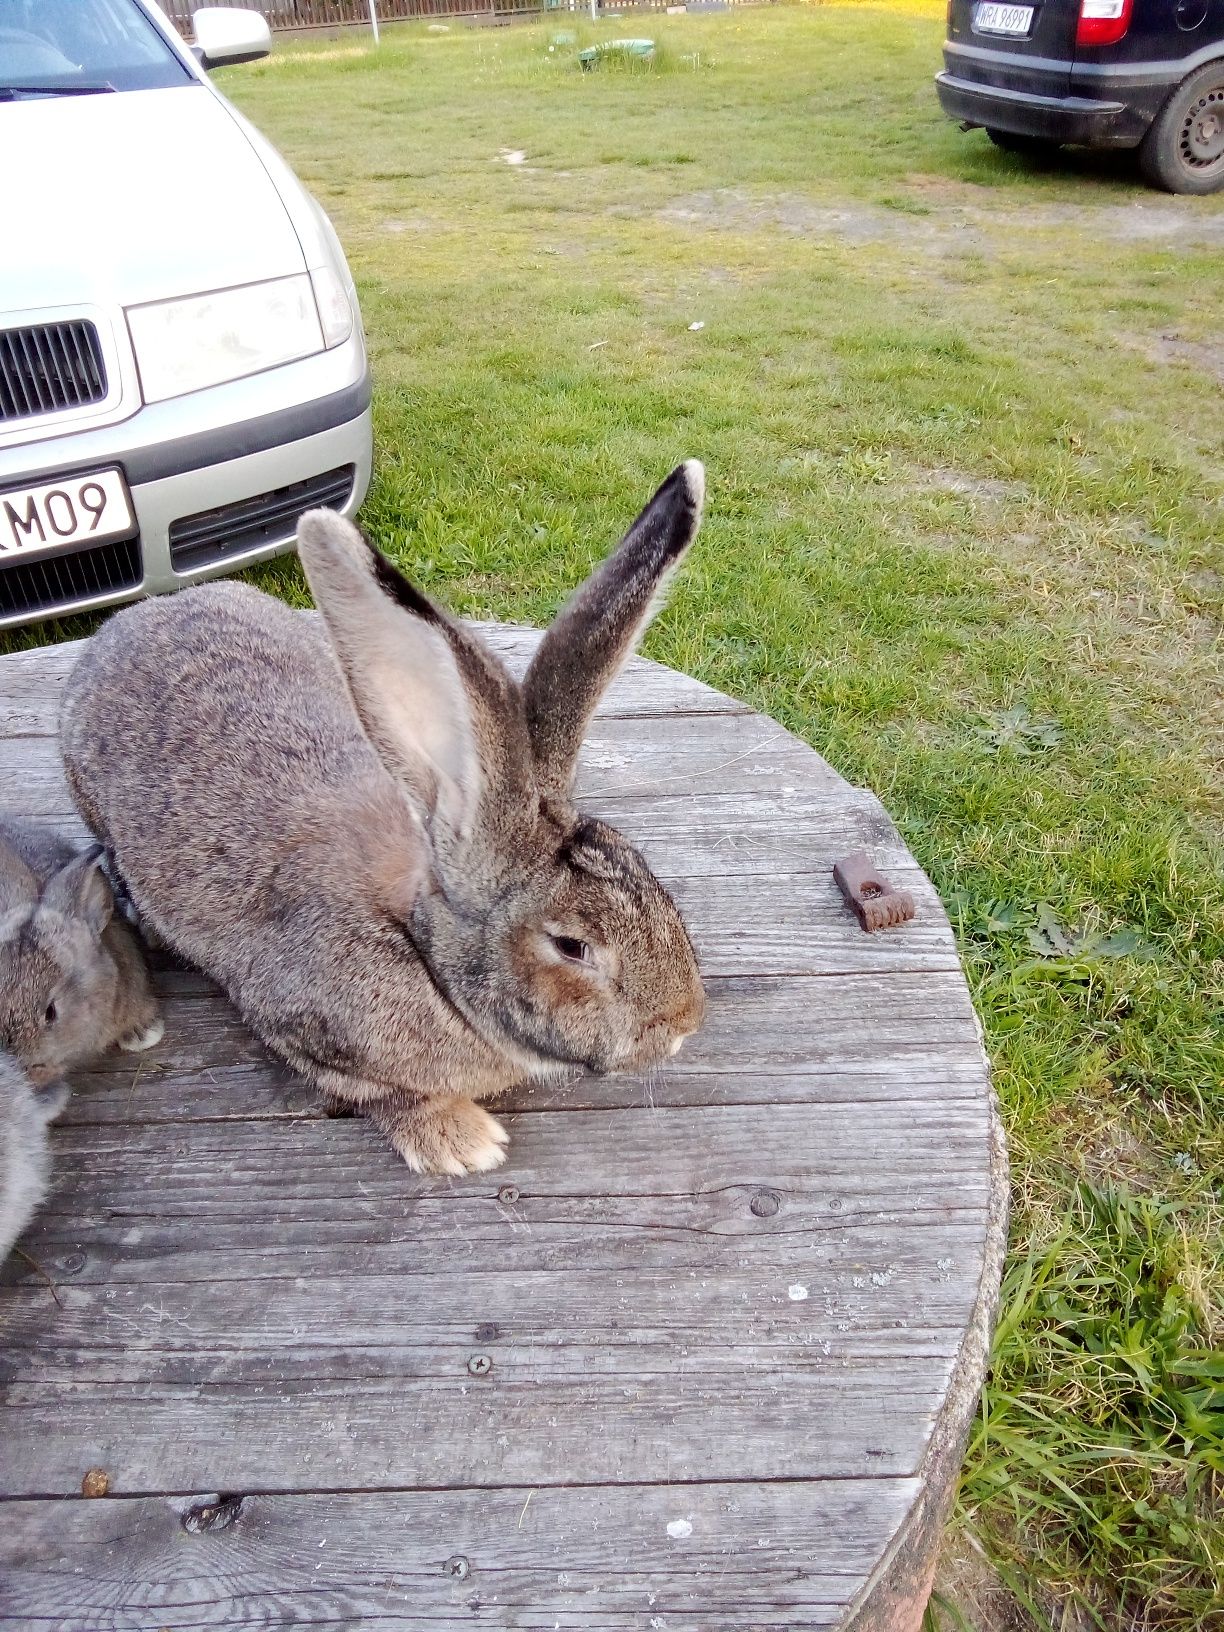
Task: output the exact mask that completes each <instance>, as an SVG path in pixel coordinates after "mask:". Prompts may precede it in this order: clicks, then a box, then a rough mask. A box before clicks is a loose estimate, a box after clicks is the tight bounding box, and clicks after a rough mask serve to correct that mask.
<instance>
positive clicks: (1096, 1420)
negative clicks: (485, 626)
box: [10, 0, 1224, 1632]
mask: <svg viewBox="0 0 1224 1632" xmlns="http://www.w3.org/2000/svg"><path fill="white" fill-rule="evenodd" d="M942 19H943V7H942V6H941V5H936V4H934V3H931V0H918V3H909V4H899V5H893V6H885V5H881V6H879V7H871V8H867V7H841V6H838V7H834V6H824V7H819V8H810V7H809V8H794V9H789V8H788V9H774V10H760V11H747V12H731V13H726V14H721V15H708V16H695V17H664V16H650V17H648V18H647V17H638V18H632V19H630V20H628V21H626V22H623V23H619V24H618V23H610V24H607V25H605V35H604V37H607V35H608V34H609V33H616V32H618V31H619V32H620V33H632V34H640V33H649V34H651V35H653V36H654V37H655V38H656V40H657V41H658V42H659V55H658V60H657V62H656V64H655V66H654V67H653V69H651V70H649V71H629V70H620V71H617V70H611V71H609V70H606V69H605V70H603V71H601V72H598V73H593V74H589V75H583V74H581V73H580V72H579V71H578V68H577V66H576V63H575V60H574V52H575V47H574V46H566V47H563V48H562V47H559V48H558V49H557V50H556V51H554V52H551V53H550V51H549V41H550V38H551V35H552V32H553V27H555V26H557V25H553V26H552V27H550V26H545V25H541V26H534V25H533V26H531V27H524V28H516V29H513V30H510V29H505V30H496V31H494V30H476V31H473V30H469V29H467V28H465V27H464V26H463V25H461V24H454V25H452V26H451V28H450V29H449V31H447V32H430V31H428V30H426V29H425V28H424V27H421V28H407V29H401V30H390V31H388V32H387V33H386V34H385V36H384V44H383V47H382V50H381V52H379V53H378V54H375V53H374V52H373V51H370V50H367V49H366V48H365V42H364V40H361V39H359V38H358V37H356V36H354V37H351V38H348V39H345V40H341V41H321V42H314V43H312V44H311V45H309V46H303V47H288V46H278V50H277V53H276V56H275V57H274V58H273V59H271V60H270V61H269V62H268V63H266V64H262V65H258V66H252V67H248V68H243V69H239V70H235V71H232V72H230V73H228V74H226V75H225V76H224V77H223V83H224V86H225V89H226V91H227V92H228V93H229V94H230V95H232V96H233V97H234V98H235V100H237V101H238V103H239V104H240V106H241V107H242V108H243V109H244V110H245V111H246V112H247V113H248V114H249V115H250V116H251V117H252V118H253V119H254V120H255V121H256V123H258V124H259V125H260V126H261V128H262V129H264V130H265V131H267V132H268V133H269V134H270V135H271V136H272V138H273V139H274V140H275V141H276V142H277V143H278V145H279V146H280V147H281V148H282V149H283V150H284V152H285V153H286V155H287V156H288V157H289V159H290V160H291V162H292V163H293V164H294V165H295V167H296V168H297V170H298V172H299V174H300V175H301V176H302V177H303V179H304V180H305V181H306V182H307V184H308V185H309V186H310V187H311V188H312V189H313V190H314V191H315V193H316V194H317V195H318V197H319V198H320V199H321V201H322V203H323V204H324V205H325V207H326V208H327V209H328V211H329V212H330V214H331V216H332V219H333V220H334V221H335V223H336V226H337V228H338V230H339V232H340V235H341V237H342V238H343V240H344V242H345V244H346V247H347V249H348V252H349V257H350V260H351V263H352V266H353V270H354V273H355V275H356V278H357V282H358V285H359V287H360V292H361V298H362V302H363V307H364V313H365V320H366V325H367V329H368V333H369V339H370V346H371V351H372V355H373V363H374V370H375V380H376V386H377V389H376V398H375V402H376V418H377V439H378V455H379V457H378V471H377V476H376V480H375V483H374V487H373V489H372V492H371V495H370V498H369V501H368V503H367V506H366V510H365V520H366V523H367V525H368V527H369V529H370V530H371V533H372V535H373V536H374V537H375V539H376V540H377V542H378V543H379V544H380V545H381V546H382V547H383V548H384V549H386V550H388V551H389V552H390V553H392V554H393V555H394V556H395V557H396V558H397V559H398V560H400V561H402V562H403V563H404V564H405V565H406V566H407V568H408V569H409V570H410V572H411V573H412V575H413V576H414V577H415V578H416V579H417V580H418V581H419V582H421V583H422V584H423V585H424V586H425V587H426V588H427V589H429V590H431V591H433V592H435V593H437V594H439V595H441V596H442V597H443V598H445V599H446V600H447V601H448V602H449V603H450V604H452V605H454V606H457V607H458V608H459V609H461V610H462V611H464V612H466V613H470V614H485V615H492V616H496V617H500V618H511V619H523V620H528V621H543V620H546V619H547V618H548V617H549V615H550V614H551V613H552V611H553V610H554V608H555V607H556V605H557V603H558V600H559V598H560V597H561V595H562V593H563V591H564V590H566V589H567V588H568V586H570V585H571V584H573V583H574V582H575V581H576V580H577V579H578V578H579V577H580V576H581V575H582V574H583V572H584V571H585V570H586V569H587V568H588V567H589V566H590V565H591V563H592V562H593V561H594V560H595V559H596V558H597V557H598V556H599V555H600V554H601V553H602V552H603V551H604V550H605V549H606V548H607V547H608V545H609V544H610V543H611V542H612V541H613V540H614V538H615V537H616V536H617V535H618V533H619V531H620V529H621V528H622V527H623V525H624V523H625V522H626V521H627V520H628V519H629V518H630V516H631V515H632V514H633V512H634V511H635V510H636V508H637V507H638V505H639V503H640V502H641V501H642V500H643V499H644V497H645V496H646V494H647V493H648V492H649V490H650V489H651V487H652V485H653V484H654V482H655V481H656V480H657V479H658V478H659V477H661V476H662V475H663V474H664V473H665V472H666V471H667V470H668V469H669V468H670V467H671V466H672V465H673V464H674V463H676V461H677V460H678V459H680V458H681V457H684V456H686V455H696V456H698V457H700V458H702V459H704V460H705V461H706V464H707V467H708V474H709V480H710V485H711V507H710V512H709V519H708V522H707V525H706V529H705V530H704V531H703V533H702V537H701V541H700V543H699V545H698V547H697V549H696V550H695V551H694V554H693V558H692V562H691V565H690V566H689V567H688V568H686V571H685V574H684V576H683V580H682V582H681V583H680V584H679V586H678V588H677V591H676V593H675V596H674V598H673V601H672V606H671V609H670V611H669V612H668V614H667V616H666V617H665V618H664V619H663V620H662V622H661V624H660V626H659V627H658V628H657V629H656V631H655V632H654V633H653V634H652V635H651V637H650V640H649V643H648V647H647V649H648V651H649V652H650V653H651V655H653V656H655V657H657V658H659V659H661V660H663V661H664V662H667V663H671V664H673V665H676V666H677V667H680V668H683V669H686V670H688V671H690V672H691V673H694V674H697V675H699V676H700V677H701V678H702V679H704V680H707V681H709V682H710V683H711V684H712V685H714V686H717V687H719V688H721V689H723V690H726V691H730V692H733V693H735V694H736V695H738V696H741V697H743V698H746V699H747V700H748V701H750V702H751V703H752V704H753V705H755V706H756V707H758V708H761V709H763V710H766V711H768V712H769V713H771V714H773V715H774V716H776V717H777V718H778V719H780V720H782V721H783V722H784V723H785V724H786V725H787V726H789V727H790V728H791V729H792V730H794V731H797V732H798V733H799V734H800V735H802V736H803V737H805V738H806V739H807V740H808V741H809V742H810V743H812V744H813V745H814V746H815V747H816V748H818V749H819V750H820V752H821V753H822V754H824V755H825V756H826V757H827V758H828V759H830V760H831V761H832V762H833V763H834V764H835V765H836V766H837V767H838V769H839V770H840V771H841V772H842V773H843V774H844V775H845V776H847V777H848V778H850V779H851V780H852V781H855V782H862V783H866V784H869V785H870V786H872V787H873V788H875V789H876V791H877V792H878V793H879V794H880V796H881V798H882V799H883V800H884V801H885V803H886V804H887V805H888V806H889V808H890V810H891V811H892V813H893V815H894V816H895V818H896V820H897V821H898V823H899V825H900V826H901V828H902V830H903V832H904V834H905V836H906V839H907V841H908V843H909V845H910V847H911V848H912V850H913V851H914V853H915V854H916V856H917V857H918V859H919V860H920V862H921V863H922V865H923V866H924V867H925V868H926V869H927V871H928V872H929V873H930V874H931V876H932V878H933V879H934V880H935V882H936V884H937V885H938V886H939V888H940V890H941V891H942V893H943V896H944V899H945V900H946V902H947V904H948V908H949V911H950V912H951V914H952V916H953V920H954V922H955V923H956V925H957V927H958V931H959V934H960V939H961V946H962V949H963V953H964V958H965V962H966V966H967V969H968V972H969V978H970V980H971V982H972V985H973V989H974V992H975V994H976V998H977V1001H978V1005H979V1008H980V1010H981V1013H982V1015H983V1018H984V1020H985V1024H986V1028H987V1033H988V1038H989V1044H990V1049H991V1053H992V1056H993V1059H994V1062H995V1067H996V1080H997V1083H998V1088H999V1093H1000V1095H1001V1098H1002V1102H1003V1107H1004V1113H1005V1117H1006V1121H1007V1127H1008V1132H1009V1136H1010V1141H1011V1152H1012V1161H1013V1167H1014V1220H1013V1243H1012V1256H1011V1264H1010V1269H1009V1273H1008V1277H1007V1282H1006V1286H1005V1292H1004V1299H1005V1302H1004V1313H1003V1318H1002V1323H1001V1326H1000V1331H999V1337H998V1342H997V1346H996V1356H995V1363H994V1370H993V1375H992V1378H991V1381H990V1384H989V1386H988V1389H987V1393H986V1397H985V1400H984V1404H983V1409H982V1413H981V1416H980V1419H979V1425H978V1427H977V1430H976V1432H975V1435H974V1437H973V1441H972V1444H971V1447H970V1454H969V1459H968V1464H967V1469H966V1474H965V1480H964V1485H963V1490H962V1494H961V1501H960V1508H959V1514H958V1520H957V1527H956V1531H955V1534H954V1536H953V1538H952V1544H951V1548H950V1551H951V1553H952V1555H953V1562H952V1565H951V1566H950V1568H949V1572H948V1578H947V1579H948V1583H949V1584H948V1602H949V1603H955V1604H956V1605H958V1606H959V1607H958V1608H957V1609H953V1608H948V1607H945V1608H944V1609H942V1610H940V1611H938V1612H937V1613H938V1615H939V1618H940V1624H941V1625H942V1626H943V1627H946V1628H949V1629H950V1628H952V1627H955V1626H961V1625H964V1626H982V1627H985V1626H986V1625H987V1624H989V1625H991V1626H998V1627H1002V1626H1009V1625H1013V1624H1014V1625H1016V1626H1025V1625H1028V1624H1029V1622H1030V1619H1032V1618H1034V1617H1035V1618H1036V1624H1042V1622H1041V1617H1042V1616H1048V1617H1049V1618H1050V1620H1051V1621H1052V1623H1053V1624H1054V1625H1056V1626H1062V1627H1068V1628H1070V1627H1079V1626H1083V1627H1088V1626H1099V1627H1101V1628H1122V1627H1126V1628H1135V1629H1139V1628H1177V1629H1182V1632H1191V1629H1194V1632H1198V1629H1200V1628H1209V1627H1211V1625H1212V1624H1213V1622H1214V1625H1215V1626H1217V1627H1219V1626H1220V1625H1222V1624H1224V1587H1222V1582H1221V1576H1222V1572H1224V1522H1222V1519H1221V1509H1220V1504H1219V1498H1220V1493H1221V1484H1222V1483H1224V1353H1222V1352H1221V1334H1222V1333H1224V1297H1222V1288H1224V1266H1222V1262H1221V1259H1222V1255H1224V1248H1222V1242H1224V1235H1222V1233H1221V1215H1222V1213H1224V1178H1222V1176H1224V1140H1222V1137H1221V1133H1222V1127H1224V846H1222V838H1224V820H1222V817H1224V795H1222V792H1221V778H1220V771H1221V760H1222V758H1224V693H1222V688H1221V684H1220V681H1221V664H1220V628H1221V614H1222V607H1224V553H1222V551H1221V545H1220V542H1219V541H1220V538H1221V533H1222V530H1224V474H1222V468H1224V467H1222V463H1221V454H1222V451H1224V415H1222V414H1221V408H1220V403H1221V384H1222V382H1224V327H1222V326H1221V318H1220V296H1221V285H1222V281H1224V280H1222V276H1221V269H1222V265H1224V263H1222V259H1221V256H1222V252H1224V198H1217V199H1214V200H1211V199H1207V200H1186V199H1172V198H1168V197H1164V196H1162V195H1159V194H1155V193H1151V192H1147V191H1145V190H1143V189H1142V188H1141V187H1140V185H1139V184H1138V182H1137V181H1136V179H1135V177H1134V173H1133V169H1132V168H1131V166H1130V164H1129V163H1128V161H1127V160H1126V159H1125V158H1114V157H1111V158H1099V157H1098V158H1093V157H1089V156H1086V155H1080V156H1078V157H1072V158H1067V159H1066V160H1065V162H1064V163H1063V164H1062V165H1061V166H1060V167H1058V168H1056V169H1049V170H1045V171H1034V170H1031V169H1028V168H1026V167H1025V165H1024V163H1023V162H1022V161H1019V160H1017V159H1014V158H1010V157H1006V156H1004V155H1003V154H1001V153H998V152H996V151H995V150H994V149H993V148H991V146H990V145H989V143H988V142H987V141H986V139H985V137H984V136H983V135H982V134H981V133H980V132H978V133H974V134H973V135H963V134H961V133H960V132H959V131H957V130H956V129H955V128H954V127H953V126H952V125H950V124H948V123H946V122H945V121H944V120H943V118H942V116H941V115H940V112H939V109H938V106H937V104H936V101H935V97H934V91H933V88H932V83H931V79H932V75H933V73H934V71H935V69H936V67H937V66H938V56H939V42H940V39H941V35H942ZM566 24H569V19H566V20H565V22H564V23H563V24H562V25H561V26H566ZM577 32H578V36H579V38H578V41H577V44H579V45H581V44H585V43H587V42H588V41H589V40H590V39H592V38H595V37H596V35H595V32H594V31H593V30H592V28H591V26H590V25H589V24H587V25H583V26H579V27H578V30H577ZM511 150H515V151H519V152H522V153H523V154H524V155H525V162H523V163H521V164H508V163H507V162H505V158H504V154H505V153H506V152H508V151H511ZM699 323H700V324H704V327H702V328H700V329H697V328H693V327H691V325H695V324H699ZM257 576H258V577H259V578H260V579H261V581H263V582H264V583H266V584H269V585H272V586H275V587H277V588H280V589H283V590H284V591H286V592H287V593H290V594H292V595H295V596H296V595H300V594H301V586H300V579H299V577H298V575H297V569H296V566H295V565H292V564H290V565H277V566H274V567H272V568H270V569H265V570H264V571H263V572H262V573H260V574H257ZM20 638H21V637H18V639H19V640H20ZM10 644H12V642H11V641H10ZM983 1553H984V1554H985V1556H986V1557H987V1558H989V1560H991V1562H992V1566H993V1570H994V1571H996V1572H998V1577H999V1578H1001V1580H1002V1581H1003V1582H1004V1583H1006V1590H1005V1589H1004V1588H1002V1587H997V1583H996V1584H994V1585H992V1582H994V1581H995V1578H994V1577H992V1576H991V1574H990V1573H989V1572H988V1571H987V1570H986V1568H985V1566H984V1565H983V1564H982V1563H981V1559H982V1555H983ZM1001 1606H1006V1607H1001ZM1009 1616H1014V1620H1012V1619H1009V1618H1008V1617H1009ZM958 1617H959V1618H958ZM1215 1617H1219V1619H1215Z"/></svg>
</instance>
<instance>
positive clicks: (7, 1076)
mask: <svg viewBox="0 0 1224 1632" xmlns="http://www.w3.org/2000/svg"><path fill="white" fill-rule="evenodd" d="M67 1103H68V1089H67V1088H66V1087H65V1086H64V1084H63V1083H59V1084H57V1085H56V1086H55V1087H54V1088H45V1089H44V1090H43V1091H42V1092H41V1093H39V1091H38V1090H37V1089H36V1088H35V1087H34V1084H33V1083H32V1082H31V1081H30V1079H29V1077H28V1076H27V1075H26V1073H25V1072H24V1071H23V1070H22V1069H21V1067H20V1066H19V1065H18V1064H17V1061H16V1060H15V1059H14V1058H13V1056H12V1055H11V1054H0V1259H4V1258H7V1257H8V1255H9V1253H10V1251H11V1250H12V1247H13V1243H14V1242H15V1241H16V1239H17V1237H18V1236H19V1235H20V1234H21V1233H22V1231H23V1230H24V1229H25V1227H26V1225H27V1224H28V1223H29V1222H30V1219H31V1218H32V1217H33V1214H34V1209H35V1208H36V1207H37V1206H38V1204H39V1202H40V1201H41V1200H42V1199H43V1197H44V1196H45V1195H46V1193H47V1180H48V1178H49V1177H50V1174H51V1151H50V1149H49V1148H48V1145H47V1123H48V1122H50V1121H52V1120H53V1119H54V1118H55V1117H57V1116H58V1115H59V1113H60V1112H61V1111H62V1110H63V1108H64V1106H65V1105H66V1104H67Z"/></svg>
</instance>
